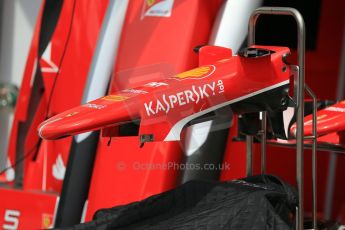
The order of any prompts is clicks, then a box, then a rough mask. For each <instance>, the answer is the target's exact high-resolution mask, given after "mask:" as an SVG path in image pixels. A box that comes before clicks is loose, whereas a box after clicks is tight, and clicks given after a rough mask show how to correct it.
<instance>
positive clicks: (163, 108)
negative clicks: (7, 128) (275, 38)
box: [38, 46, 289, 142]
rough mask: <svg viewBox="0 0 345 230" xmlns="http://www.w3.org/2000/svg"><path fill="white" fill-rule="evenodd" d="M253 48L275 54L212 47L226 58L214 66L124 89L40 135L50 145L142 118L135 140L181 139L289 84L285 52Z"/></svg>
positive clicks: (62, 117) (53, 121)
mask: <svg viewBox="0 0 345 230" xmlns="http://www.w3.org/2000/svg"><path fill="white" fill-rule="evenodd" d="M256 48H259V49H260V48H261V49H266V50H271V51H274V53H272V54H269V55H267V56H264V57H260V58H250V57H241V56H232V55H231V50H229V49H225V48H220V47H213V49H214V52H213V53H214V54H215V55H217V53H218V52H219V50H220V49H221V50H222V51H223V52H225V53H227V54H228V55H229V56H228V58H227V59H224V55H221V58H220V59H219V60H218V61H216V62H215V63H214V64H213V65H205V66H200V67H198V68H195V69H192V70H189V71H186V72H183V73H180V74H178V75H176V76H171V77H169V78H167V79H166V80H164V81H160V82H148V83H146V84H145V85H143V86H140V87H136V88H133V89H126V90H122V91H119V92H116V93H114V94H111V95H108V96H105V97H103V98H100V99H97V100H95V101H92V102H89V103H87V104H85V105H82V106H79V107H77V108H74V109H71V110H68V111H66V112H63V113H61V114H59V115H56V116H54V117H52V118H50V119H48V120H47V121H45V122H43V123H42V124H41V125H40V126H39V128H38V131H39V135H40V136H41V137H42V138H44V139H51V140H52V139H56V138H61V137H64V136H70V135H76V134H78V133H82V132H87V131H91V130H97V129H102V128H107V127H111V126H114V125H116V124H122V123H125V122H130V121H133V120H138V119H140V129H139V136H141V137H144V136H145V135H151V134H152V135H153V136H152V139H150V140H148V141H175V140H180V133H181V131H182V129H183V127H185V126H186V125H187V124H188V122H190V121H191V120H193V119H195V118H197V117H200V116H202V115H205V114H207V113H209V112H212V111H214V110H217V109H219V108H222V107H224V106H227V105H230V104H233V103H236V102H239V101H241V100H245V99H247V98H251V97H253V96H255V95H258V94H260V93H263V92H266V91H269V90H271V89H275V88H278V87H280V86H285V85H288V84H289V71H286V70H285V71H282V69H284V68H283V67H284V66H285V64H284V62H283V61H282V57H283V55H284V54H287V53H289V49H288V48H284V47H264V46H262V47H260V46H256ZM205 49H210V48H209V47H205ZM211 54H212V53H211ZM200 55H203V52H202V51H201V52H200ZM205 55H210V53H206V54H205ZM211 57H212V58H213V60H214V57H213V55H211ZM142 141H143V142H145V140H142Z"/></svg>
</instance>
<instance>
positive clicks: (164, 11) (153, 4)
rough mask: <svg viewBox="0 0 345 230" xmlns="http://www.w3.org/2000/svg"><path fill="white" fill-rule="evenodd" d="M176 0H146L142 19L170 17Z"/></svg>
mask: <svg viewBox="0 0 345 230" xmlns="http://www.w3.org/2000/svg"><path fill="white" fill-rule="evenodd" d="M173 5H174V0H144V4H143V10H142V15H141V19H144V17H170V16H171V12H172V9H173Z"/></svg>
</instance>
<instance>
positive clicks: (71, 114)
mask: <svg viewBox="0 0 345 230" xmlns="http://www.w3.org/2000/svg"><path fill="white" fill-rule="evenodd" d="M76 114H78V112H72V113H69V114H67V115H66V117H72V116H74V115H76Z"/></svg>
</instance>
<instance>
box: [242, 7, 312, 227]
mask: <svg viewBox="0 0 345 230" xmlns="http://www.w3.org/2000/svg"><path fill="white" fill-rule="evenodd" d="M262 14H270V15H287V16H292V17H293V18H294V19H295V21H296V23H297V52H298V66H299V78H298V80H297V84H298V87H297V101H296V104H297V106H296V110H297V132H296V144H297V146H296V154H297V158H296V180H297V189H298V197H299V200H298V209H297V210H298V211H297V219H298V223H296V224H297V229H303V228H304V200H303V199H304V198H303V196H304V188H303V186H304V180H303V174H304V173H303V172H304V169H303V156H304V154H303V153H304V127H303V123H304V89H305V25H304V20H303V17H302V15H301V14H300V13H299V12H298V11H297V10H296V9H293V8H289V7H260V8H258V9H256V10H255V11H254V12H253V13H252V15H251V16H250V20H249V26H248V46H250V45H253V44H255V26H256V22H257V19H258V18H259V16H260V15H262ZM315 104H316V103H315ZM314 106H315V105H314ZM262 118H264V116H263V117H262ZM313 122H315V124H316V119H315V121H313ZM262 123H264V121H263V122H262ZM315 126H316V125H315ZM264 128H265V127H264ZM314 131H316V129H315V130H314ZM315 134H316V133H315ZM264 135H266V134H264ZM314 137H316V135H315V136H314ZM250 141H252V139H251V138H249V137H248V136H247V138H246V145H247V147H251V146H252V145H253V142H250ZM262 145H264V147H262V148H261V150H262V151H266V142H263V141H262ZM313 146H316V141H313ZM313 149H314V147H313ZM313 151H314V150H313ZM315 151H316V147H315ZM247 152H248V150H247ZM251 154H252V153H251ZM261 154H262V156H263V157H265V155H266V153H265V152H262V153H261ZM247 155H248V153H247ZM249 158H250V159H252V157H249ZM313 159H314V158H313ZM262 162H263V159H262ZM247 164H248V163H247ZM251 164H252V163H251ZM314 176H315V175H314ZM313 189H314V186H313ZM313 195H316V194H314V191H313ZM314 198H315V197H313V199H314ZM315 203H316V201H315ZM313 204H314V202H313ZM315 208H316V206H315ZM313 214H314V211H313ZM314 217H315V216H314ZM313 222H314V221H313ZM314 228H315V225H314Z"/></svg>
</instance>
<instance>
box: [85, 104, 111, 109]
mask: <svg viewBox="0 0 345 230" xmlns="http://www.w3.org/2000/svg"><path fill="white" fill-rule="evenodd" d="M83 106H84V107H88V108H91V109H104V108H105V107H107V106H106V105H97V104H89V103H87V104H85V105H83Z"/></svg>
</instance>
